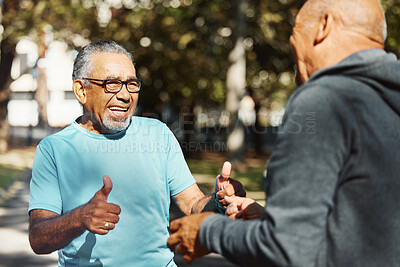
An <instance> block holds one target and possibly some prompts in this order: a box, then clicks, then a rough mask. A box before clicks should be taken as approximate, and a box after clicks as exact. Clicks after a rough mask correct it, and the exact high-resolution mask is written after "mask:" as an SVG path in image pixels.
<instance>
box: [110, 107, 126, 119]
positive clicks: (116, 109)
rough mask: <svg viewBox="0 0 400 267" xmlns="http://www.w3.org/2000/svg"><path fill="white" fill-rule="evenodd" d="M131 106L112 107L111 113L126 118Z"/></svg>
mask: <svg viewBox="0 0 400 267" xmlns="http://www.w3.org/2000/svg"><path fill="white" fill-rule="evenodd" d="M129 107H130V106H127V107H110V108H108V109H109V110H110V111H111V113H112V114H113V115H114V116H115V117H118V118H124V117H126V116H127V115H128V110H129Z"/></svg>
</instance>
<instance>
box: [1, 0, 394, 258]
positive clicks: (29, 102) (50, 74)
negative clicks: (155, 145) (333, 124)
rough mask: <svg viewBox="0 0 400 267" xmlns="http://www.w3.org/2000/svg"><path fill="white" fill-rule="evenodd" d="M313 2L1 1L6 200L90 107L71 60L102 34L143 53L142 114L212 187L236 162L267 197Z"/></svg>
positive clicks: (238, 171) (389, 8)
mask: <svg viewBox="0 0 400 267" xmlns="http://www.w3.org/2000/svg"><path fill="white" fill-rule="evenodd" d="M303 2H304V1H299V0H231V1H227V0H212V1H211V0H203V1H200V0H0V6H1V12H0V40H1V41H0V159H1V161H0V208H1V206H3V207H6V206H7V205H10V201H9V200H10V199H11V198H12V197H13V196H14V195H18V192H19V191H18V190H19V189H18V185H19V186H20V188H22V187H23V186H22V185H21V183H19V182H21V181H22V182H25V183H26V182H27V181H28V180H29V169H30V168H31V162H32V158H33V155H34V147H35V145H36V144H37V143H38V142H39V141H40V140H41V139H42V138H44V137H45V136H47V135H49V134H51V133H54V132H56V131H59V130H60V129H62V128H63V127H65V126H66V125H68V124H70V123H71V122H72V121H73V120H74V119H75V118H76V117H77V116H79V115H80V114H81V107H80V106H79V104H78V102H77V101H76V100H75V98H74V95H73V92H72V86H71V85H72V79H71V74H72V64H73V60H74V58H75V56H76V55H77V53H78V51H79V50H80V49H81V48H82V47H83V46H84V45H86V44H88V43H90V42H92V41H97V40H114V41H116V42H117V43H120V44H122V45H123V46H124V47H125V48H126V49H127V50H128V51H129V52H131V53H132V54H133V57H134V59H135V63H136V71H137V75H138V78H139V79H142V80H143V87H142V90H141V91H140V97H139V103H138V107H137V109H136V111H135V115H137V116H145V117H152V118H157V119H159V120H161V121H163V122H164V123H166V124H167V125H168V126H169V127H170V128H171V130H172V131H173V132H174V134H175V136H176V137H177V139H178V140H179V142H180V144H181V147H182V149H183V152H184V153H185V156H186V159H187V161H188V164H189V167H190V169H191V171H192V173H194V176H195V178H196V179H197V180H198V181H199V183H200V184H201V186H202V188H204V190H205V191H208V190H212V187H213V182H214V178H215V175H216V174H217V173H219V172H220V168H221V166H222V163H223V162H224V161H225V160H226V159H229V160H231V161H232V162H233V167H234V172H233V174H232V177H233V178H235V179H238V180H240V181H241V182H242V183H243V184H244V186H245V188H246V189H247V190H248V191H249V193H250V194H249V195H250V196H251V197H254V198H255V199H256V200H258V201H259V202H260V203H262V201H263V199H264V198H265V195H264V194H263V172H264V170H265V165H266V163H267V161H268V158H269V155H270V153H271V152H272V150H273V144H274V139H275V135H276V133H277V132H278V131H279V130H278V128H277V127H278V126H279V124H280V121H281V118H282V115H283V112H284V107H285V102H286V100H287V99H288V97H289V96H290V94H291V93H292V92H293V91H294V90H295V81H294V75H295V62H294V57H293V54H292V51H291V48H290V44H289V36H290V34H291V31H292V27H293V25H294V19H295V16H296V14H297V12H298V9H299V8H300V7H301V5H302V3H303ZM381 2H382V5H383V7H384V10H385V13H386V19H387V22H388V38H387V40H386V49H387V50H388V51H391V52H393V53H395V54H396V55H397V56H399V55H400V46H399V42H400V28H399V27H398V25H400V2H399V1H398V0H387V1H381ZM349 45H351V44H349ZM16 185H17V186H16ZM16 188H17V189H16ZM24 192H25V191H24ZM14 197H15V196H14ZM3 221H4V216H3ZM1 223H2V215H1V212H0V227H1ZM0 233H3V232H1V231H0ZM1 239H3V241H4V236H0V240H1ZM5 242H7V241H5ZM3 244H4V243H3ZM0 246H1V244H0ZM0 250H1V247H0ZM1 255H2V254H1V252H0V266H3V265H2V260H1ZM3 258H4V255H3ZM11 258H12V257H11ZM32 264H33V263H32ZM4 266H7V265H4ZM27 266H35V265H34V264H33V265H27Z"/></svg>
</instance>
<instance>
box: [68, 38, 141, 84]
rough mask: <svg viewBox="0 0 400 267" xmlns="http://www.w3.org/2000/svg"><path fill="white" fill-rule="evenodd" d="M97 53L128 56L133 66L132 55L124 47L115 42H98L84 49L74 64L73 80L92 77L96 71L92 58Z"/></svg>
mask: <svg viewBox="0 0 400 267" xmlns="http://www.w3.org/2000/svg"><path fill="white" fill-rule="evenodd" d="M95 53H117V54H124V55H126V56H127V57H128V58H129V59H130V60H131V61H132V63H133V64H135V63H134V61H133V57H132V54H131V53H129V52H128V51H126V49H125V48H124V47H122V46H121V45H119V44H117V43H116V42H114V41H97V42H94V43H90V44H88V45H86V46H84V47H83V48H82V50H81V51H80V52H79V53H78V55H77V56H76V58H75V62H74V70H73V72H72V80H73V81H75V80H78V79H83V78H85V77H90V75H91V74H92V72H93V70H94V66H93V64H92V62H91V57H92V55H93V54H95ZM85 85H86V86H88V87H90V83H89V82H87V81H85Z"/></svg>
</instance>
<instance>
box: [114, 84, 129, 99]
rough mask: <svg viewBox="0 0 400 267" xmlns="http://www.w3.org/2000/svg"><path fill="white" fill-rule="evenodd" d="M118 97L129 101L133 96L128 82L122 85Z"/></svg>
mask: <svg viewBox="0 0 400 267" xmlns="http://www.w3.org/2000/svg"><path fill="white" fill-rule="evenodd" d="M116 97H117V98H118V99H119V100H121V101H124V102H129V99H130V98H131V93H129V92H128V88H127V85H126V84H123V85H122V88H121V90H120V91H119V92H118V93H117V94H116Z"/></svg>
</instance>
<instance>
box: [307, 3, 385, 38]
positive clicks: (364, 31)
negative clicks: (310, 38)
mask: <svg viewBox="0 0 400 267" xmlns="http://www.w3.org/2000/svg"><path fill="white" fill-rule="evenodd" d="M327 12H330V13H331V14H333V15H334V16H335V18H336V19H337V20H338V21H339V22H341V23H342V25H343V26H344V28H345V29H347V30H350V31H353V32H356V33H359V34H361V35H363V36H365V37H367V38H369V39H371V40H373V41H376V42H379V43H381V44H383V43H384V42H385V40H386V35H387V32H386V21H385V15H384V12H383V9H382V6H381V4H380V2H379V0H308V1H307V2H306V4H305V5H304V7H303V8H302V10H301V14H299V15H301V16H302V15H306V18H307V19H305V24H306V25H307V26H308V27H312V25H314V24H315V22H317V21H318V20H320V19H321V18H322V17H323V16H325V14H326V13H327Z"/></svg>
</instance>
